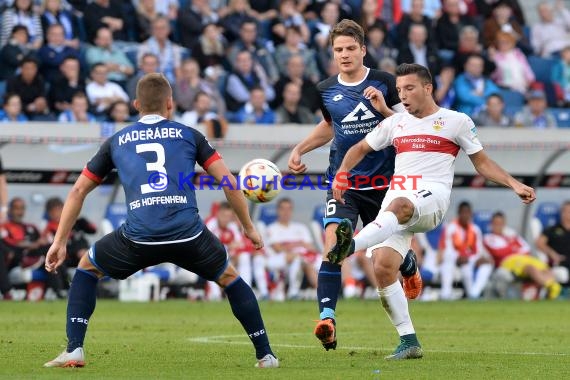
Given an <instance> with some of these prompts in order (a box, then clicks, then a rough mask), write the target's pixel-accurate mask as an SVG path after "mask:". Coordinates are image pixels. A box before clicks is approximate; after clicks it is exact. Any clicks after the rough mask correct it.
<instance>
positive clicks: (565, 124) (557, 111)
mask: <svg viewBox="0 0 570 380" xmlns="http://www.w3.org/2000/svg"><path fill="white" fill-rule="evenodd" d="M549 111H550V112H552V114H553V115H554V117H555V118H556V122H557V123H558V127H559V128H570V108H550V109H549Z"/></svg>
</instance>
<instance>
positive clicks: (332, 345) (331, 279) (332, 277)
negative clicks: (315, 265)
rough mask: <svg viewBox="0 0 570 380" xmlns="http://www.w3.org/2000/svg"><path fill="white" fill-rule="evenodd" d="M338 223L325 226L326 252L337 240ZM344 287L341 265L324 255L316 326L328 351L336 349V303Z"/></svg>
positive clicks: (320, 271) (316, 334)
mask: <svg viewBox="0 0 570 380" xmlns="http://www.w3.org/2000/svg"><path fill="white" fill-rule="evenodd" d="M337 226H338V223H329V224H327V226H326V227H325V252H328V251H329V250H330V249H331V247H332V246H333V245H334V244H335V242H336V237H335V231H336V230H337ZM341 287H342V279H341V266H340V264H338V263H332V262H329V260H328V259H327V258H326V257H324V258H323V261H322V263H321V267H320V269H319V274H318V277H317V300H318V302H319V319H320V320H319V322H317V326H316V327H315V336H316V337H317V339H319V340H320V341H321V343H322V345H323V347H324V348H325V349H326V350H327V351H328V350H330V349H333V350H334V349H336V343H337V342H336V316H335V310H336V304H337V300H338V295H339V293H340V289H341Z"/></svg>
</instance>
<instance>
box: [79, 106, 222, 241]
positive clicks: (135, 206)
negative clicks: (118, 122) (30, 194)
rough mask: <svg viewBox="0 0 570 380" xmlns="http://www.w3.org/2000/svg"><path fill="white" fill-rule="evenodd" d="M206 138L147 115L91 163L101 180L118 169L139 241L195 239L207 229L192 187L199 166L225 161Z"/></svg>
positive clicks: (128, 231) (91, 172) (131, 232)
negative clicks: (195, 169) (195, 167)
mask: <svg viewBox="0 0 570 380" xmlns="http://www.w3.org/2000/svg"><path fill="white" fill-rule="evenodd" d="M220 158H221V157H220V155H219V154H218V153H217V152H216V151H215V150H214V148H212V146H211V145H210V144H209V143H208V141H207V140H206V138H205V137H204V135H202V134H201V133H200V132H198V131H197V130H195V129H193V128H189V127H187V126H185V125H183V124H180V123H177V122H173V121H169V120H167V119H164V118H162V117H161V116H158V115H147V116H144V117H143V118H141V119H140V120H139V121H138V122H137V123H135V124H133V125H131V126H128V127H126V128H124V129H122V130H120V131H119V132H117V133H115V134H114V135H113V136H112V137H110V138H109V139H107V141H105V143H103V145H102V146H101V148H100V149H99V151H98V152H97V154H95V156H93V158H92V159H91V160H90V161H89V162H88V163H87V165H86V167H85V169H84V170H83V173H82V174H84V175H86V176H87V177H89V178H91V179H92V180H94V181H96V182H99V183H100V182H101V181H102V179H103V178H104V177H105V176H106V175H107V174H108V173H109V172H110V171H111V170H113V169H114V168H116V169H117V172H118V174H119V179H120V181H121V184H122V185H123V189H124V191H125V198H126V203H127V212H128V214H127V219H126V221H125V223H124V224H123V225H122V226H121V228H122V230H123V233H124V235H125V236H126V237H127V238H128V239H130V240H132V241H135V242H157V243H158V242H176V241H181V240H182V241H183V240H189V239H191V238H193V237H195V236H196V235H197V234H199V233H200V232H201V231H202V230H203V229H204V224H203V222H202V220H201V219H200V216H199V215H198V207H197V205H196V194H195V192H194V189H193V187H192V185H191V184H192V177H193V173H194V166H195V165H196V163H198V164H199V165H200V166H202V167H203V168H204V169H207V168H208V166H209V165H210V164H211V163H212V162H214V161H216V160H218V159H220Z"/></svg>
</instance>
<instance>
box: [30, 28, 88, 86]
mask: <svg viewBox="0 0 570 380" xmlns="http://www.w3.org/2000/svg"><path fill="white" fill-rule="evenodd" d="M67 57H76V58H79V50H77V49H75V48H72V47H71V46H68V45H66V44H65V35H64V30H63V27H62V26H61V25H60V24H53V25H50V26H49V27H48V30H47V43H46V44H45V45H44V46H42V47H41V48H40V50H38V58H39V60H40V62H41V68H40V72H41V74H42V75H43V77H44V79H45V80H46V81H48V82H49V83H53V81H54V80H55V79H56V78H57V77H58V76H59V67H60V66H61V63H62V62H63V60H64V59H65V58H67Z"/></svg>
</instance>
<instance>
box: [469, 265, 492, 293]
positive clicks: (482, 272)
mask: <svg viewBox="0 0 570 380" xmlns="http://www.w3.org/2000/svg"><path fill="white" fill-rule="evenodd" d="M491 273H493V265H492V264H482V265H479V267H478V268H477V274H476V276H475V281H474V283H473V286H472V288H471V294H469V297H470V298H479V297H480V296H481V293H483V290H484V289H485V286H486V285H487V282H488V281H489V277H491Z"/></svg>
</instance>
